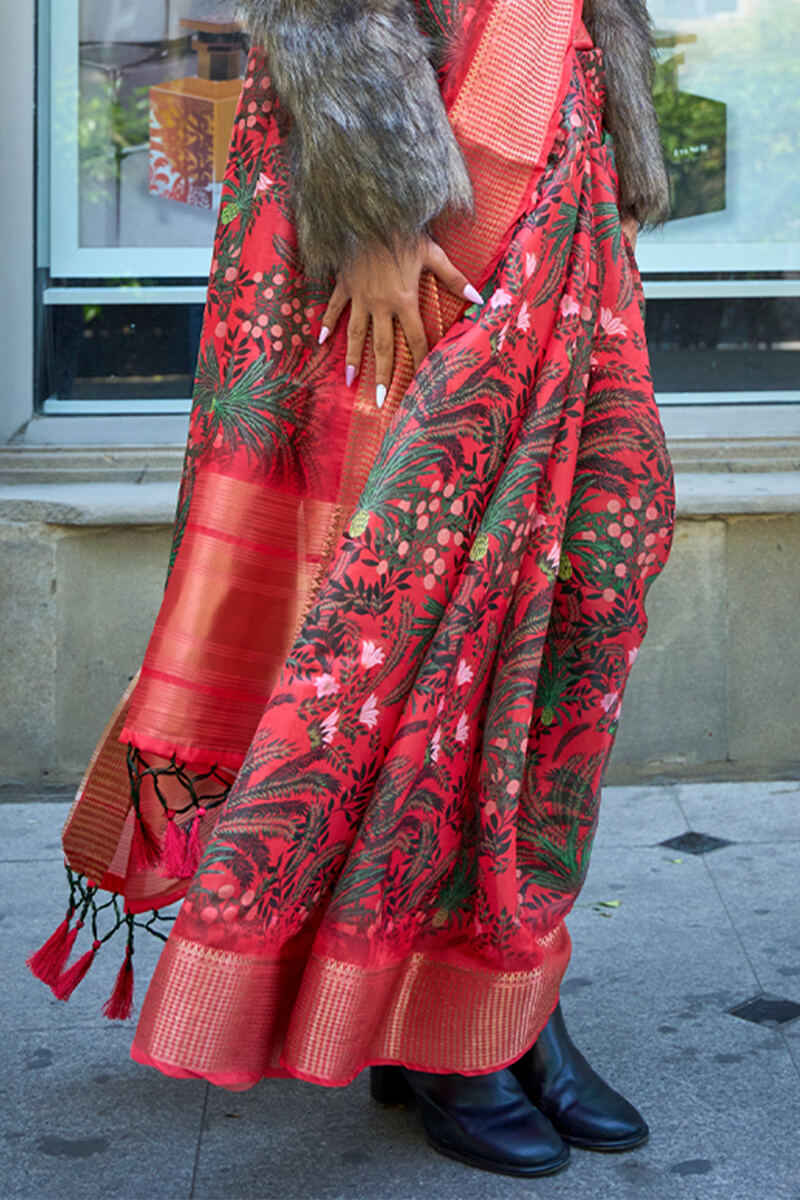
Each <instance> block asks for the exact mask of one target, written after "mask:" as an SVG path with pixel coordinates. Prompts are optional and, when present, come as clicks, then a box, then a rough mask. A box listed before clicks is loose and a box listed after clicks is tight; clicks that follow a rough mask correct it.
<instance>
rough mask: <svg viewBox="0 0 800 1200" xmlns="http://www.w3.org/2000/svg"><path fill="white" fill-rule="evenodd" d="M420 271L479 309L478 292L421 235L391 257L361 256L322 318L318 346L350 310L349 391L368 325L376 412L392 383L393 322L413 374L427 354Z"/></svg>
mask: <svg viewBox="0 0 800 1200" xmlns="http://www.w3.org/2000/svg"><path fill="white" fill-rule="evenodd" d="M423 271H430V272H431V273H432V274H434V275H435V276H436V278H437V279H439V280H440V281H441V283H443V284H444V286H445V287H446V288H447V289H448V291H451V292H453V294H454V295H456V296H460V297H462V298H463V299H465V300H468V301H469V302H470V304H482V303H483V297H482V296H481V294H480V292H479V291H477V289H476V288H474V287H473V286H472V284H471V283H470V282H469V281H468V280H467V278H466V277H465V276H464V275H462V274H461V272H460V271H459V270H458V269H457V268H456V267H454V266H453V264H452V263H451V262H450V259H449V258H448V257H447V255H446V254H445V252H444V250H442V248H441V246H437V244H436V242H434V241H432V240H431V239H430V238H429V237H426V236H424V235H423V236H420V238H419V239H418V241H416V242H411V243H407V242H404V243H402V244H398V246H397V248H396V249H395V251H394V252H392V251H391V250H389V249H388V248H387V247H385V246H375V247H371V248H370V249H369V250H364V251H362V252H361V253H360V254H359V255H358V257H357V258H355V259H354V260H353V262H352V263H351V264H350V265H349V266H348V267H347V269H346V270H343V271H342V272H341V273H340V274H339V276H338V278H337V280H336V287H335V288H334V289H333V294H332V296H331V298H330V302H329V304H328V307H327V309H326V311H325V315H324V317H323V318H322V329H321V331H320V335H319V342H320V345H322V343H323V342H325V341H327V339H328V338H329V337H330V335H331V333H333V331H334V329H335V328H336V325H337V323H338V321H339V318H340V317H341V315H342V313H343V312H344V309H345V308H346V306H347V304H348V303H349V304H350V320H349V322H348V325H347V369H346V375H345V382H346V383H347V386H348V387H352V385H353V381H354V380H355V378H356V375H357V374H358V372H359V369H360V367H361V358H362V355H363V353H364V342H365V341H366V338H367V332H368V330H369V324H370V321H371V322H372V329H373V341H374V346H375V382H376V385H377V390H376V395H375V401H376V403H377V405H378V408H382V407H383V404H384V401H385V400H386V392H387V390H388V387H389V384H390V383H391V381H392V369H393V367H394V318H395V317H397V319H398V320H399V322H400V325H401V327H402V330H403V333H404V334H405V338H406V341H407V343H408V348H409V350H410V351H411V356H412V358H413V359H414V367H415V368H416V367H418V366H419V365H420V363H421V362H422V360H423V358H424V357H425V355H426V354H427V353H428V339H427V336H426V334H425V327H424V325H423V324H422V317H421V316H420V311H419V281H420V277H421V275H422V272H423Z"/></svg>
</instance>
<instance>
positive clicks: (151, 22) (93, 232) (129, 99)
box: [50, 0, 245, 278]
mask: <svg viewBox="0 0 800 1200" xmlns="http://www.w3.org/2000/svg"><path fill="white" fill-rule="evenodd" d="M232 11H233V4H232V3H229V4H225V3H221V2H220V0H57V3H55V2H53V3H51V6H50V60H51V70H52V84H51V91H50V97H51V103H50V133H51V138H50V155H51V157H50V188H51V195H50V268H51V273H52V274H53V275H55V276H61V277H76V276H80V277H82V278H87V277H92V278H103V277H105V276H108V275H113V276H117V277H121V276H125V275H148V276H159V275H164V276H174V275H176V274H178V275H205V274H206V273H207V271H208V264H209V261H210V254H211V242H212V239H213V235H214V225H215V220H216V210H217V207H218V204H219V198H220V194H221V190H222V178H223V175H224V168H225V156H226V153H227V148H228V142H229V140H230V133H231V128H232V125H233V118H234V113H235V108H236V103H237V101H238V98H239V93H240V91H241V77H242V74H243V70H244V65H245V45H244V35H243V34H242V32H241V30H240V29H239V27H238V25H236V24H235V23H234V22H233V21H232V19H231V17H232Z"/></svg>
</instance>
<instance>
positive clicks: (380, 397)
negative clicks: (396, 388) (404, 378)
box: [375, 383, 386, 408]
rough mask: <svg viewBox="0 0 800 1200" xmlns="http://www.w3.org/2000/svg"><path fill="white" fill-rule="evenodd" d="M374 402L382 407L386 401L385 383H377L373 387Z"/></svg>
mask: <svg viewBox="0 0 800 1200" xmlns="http://www.w3.org/2000/svg"><path fill="white" fill-rule="evenodd" d="M375 403H376V404H377V406H378V408H383V406H384V404H385V403H386V384H385V383H379V384H378V386H377V388H376V389H375Z"/></svg>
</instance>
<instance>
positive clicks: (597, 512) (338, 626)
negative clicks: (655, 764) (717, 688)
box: [57, 37, 674, 1088]
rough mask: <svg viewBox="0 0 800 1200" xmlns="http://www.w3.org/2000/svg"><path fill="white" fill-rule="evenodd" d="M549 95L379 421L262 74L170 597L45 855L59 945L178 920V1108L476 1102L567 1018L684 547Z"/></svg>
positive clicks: (244, 142) (206, 358)
mask: <svg viewBox="0 0 800 1200" xmlns="http://www.w3.org/2000/svg"><path fill="white" fill-rule="evenodd" d="M563 66H564V68H565V69H566V75H565V78H564V87H563V94H561V93H559V104H558V107H557V109H556V111H555V114H554V116H553V119H552V120H549V122H545V123H544V125H545V126H546V127H547V131H548V132H547V133H546V135H543V145H545V147H546V153H545V156H544V160H543V162H542V164H541V169H540V170H539V172H538V174H537V173H536V172H533V173H532V170H531V167H532V164H528V173H527V178H528V180H530V179H531V178H532V177H533V178H535V188H533V189H530V188H528V191H527V192H526V191H525V189H524V188H523V189H522V190H521V191H520V194H519V198H517V199H515V200H514V201H513V202H514V204H517V203H519V201H520V199H521V198H522V197H523V196H527V200H528V204H527V210H524V211H523V212H522V214H521V215H520V213H515V218H516V219H515V224H514V226H513V229H512V231H511V233H510V234H508V235H507V236H506V237H505V240H504V241H502V242H501V246H500V251H499V252H498V250H497V237H498V233H499V232H500V230H499V226H497V227H495V228H490V226H489V225H487V224H484V226H483V229H484V231H485V237H484V238H483V240H482V242H480V249H481V253H482V255H483V261H484V266H485V268H486V270H488V271H490V277H489V278H488V279H487V280H483V282H484V284H485V287H484V292H485V295H486V298H487V299H486V303H485V304H484V306H483V307H473V308H470V309H468V310H467V311H464V305H463V304H458V303H457V302H456V301H454V300H453V299H452V298H450V297H448V296H447V295H446V294H443V293H442V292H441V291H440V290H439V288H438V286H437V285H436V284H435V283H434V282H433V281H431V280H429V279H428V280H426V282H425V284H424V296H423V300H424V315H425V319H426V323H427V324H428V331H429V335H430V337H431V340H432V342H433V343H435V344H434V349H433V350H432V352H431V353H430V354H429V356H428V358H427V359H426V360H425V362H424V363H423V365H422V367H421V368H420V369H419V370H418V371H417V372H416V374H413V369H412V367H411V364H410V361H409V358H408V355H407V351H406V350H405V347H404V344H403V342H402V339H400V338H399V337H398V346H397V350H398V358H399V363H398V368H397V370H396V372H395V377H394V380H393V386H392V389H391V391H390V395H389V399H388V401H387V405H386V408H385V409H384V410H383V411H379V410H377V409H376V407H375V404H374V388H373V384H374V378H372V377H371V372H370V369H369V368H368V367H366V362H367V361H369V360H370V357H371V356H370V355H369V353H368V354H367V359H365V370H364V371H363V376H362V380H361V383H360V386H359V389H358V390H357V392H356V394H355V395H352V394H351V393H348V392H347V390H346V389H345V388H344V386H343V383H342V377H343V374H344V337H343V331H339V333H338V334H337V336H336V337H335V338H334V339H332V344H331V345H329V346H326V347H325V348H324V349H319V348H317V347H316V345H315V342H314V330H315V328H316V326H317V325H318V320H319V317H320V316H321V313H322V311H323V308H324V303H325V298H326V295H327V287H326V285H325V281H316V280H313V279H309V278H307V277H306V276H305V275H304V274H303V272H302V270H301V269H300V265H299V263H298V262H297V259H296V255H295V252H294V249H293V245H294V243H293V231H292V228H291V222H290V219H289V216H288V212H287V205H286V179H285V170H284V167H283V164H282V159H281V139H282V133H283V124H282V118H281V115H280V108H279V104H278V101H277V97H275V95H274V94H273V93H272V90H271V88H270V84H269V80H268V78H267V75H266V72H265V69H264V64H263V61H261V60H260V57H259V54H258V52H257V51H254V52H252V53H251V58H250V64H249V69H248V75H247V79H246V80H245V87H244V90H243V96H242V101H241V104H240V109H239V114H238V116H237V126H236V129H235V132H234V153H233V154H232V155H231V159H230V162H229V169H228V177H227V180H226V188H225V192H224V195H223V205H222V210H221V218H220V226H219V230H218V235H217V238H216V240H215V251H214V262H213V263H212V274H211V286H210V290H209V302H208V306H207V309H206V317H205V325H204V333H203V342H202V345H201V354H200V362H199V368H198V377H197V387H196V395H195V406H194V410H193V415H192V423H191V432H190V439H189V445H188V449H187V459H186V469H185V473H184V479H183V484H182V490H181V497H180V501H179V512H178V520H177V522H176V532H175V545H174V555H173V557H174V564H173V568H172V573H171V576H170V581H169V584H168V587H167V592H166V595H165V599H164V604H163V605H162V610H161V613H160V614H159V619H158V622H157V625H156V629H155V631H154V634H153V638H152V640H151V643H150V646H149V647H148V652H147V655H146V658H145V662H144V664H143V669H142V672H141V676H140V678H139V679H138V682H137V685H136V687H135V689H134V690H133V693H132V696H129V697H126V699H125V701H124V702H123V704H122V706H121V708H120V711H119V712H118V714H116V715H115V718H114V720H113V721H112V723H111V726H110V728H109V731H108V732H107V735H106V736H105V737H104V739H103V741H102V742H101V745H100V747H99V748H98V751H97V753H96V755H95V759H94V760H93V763H92V764H91V766H90V769H89V772H88V773H87V779H86V781H85V782H84V785H83V787H82V789H81V792H80V793H79V796H78V799H77V801H76V805H75V807H74V810H73V813H72V815H71V818H70V821H69V822H68V825H67V828H66V830H65V849H66V852H67V857H68V860H69V862H70V864H71V866H72V867H73V868H74V869H75V870H78V871H83V872H84V873H85V875H88V876H89V878H90V879H92V880H94V881H96V882H91V883H85V884H81V885H80V887H79V889H78V893H77V895H76V896H75V897H74V899H73V903H72V904H71V910H72V911H71V912H69V913H68V917H69V918H71V916H72V915H73V914H74V913H75V912H77V913H78V914H79V915H81V916H82V915H83V914H84V912H85V909H86V906H88V905H90V904H93V903H94V902H95V894H96V890H97V889H98V887H102V888H104V889H112V888H116V889H117V890H118V891H119V892H121V893H122V894H123V896H124V897H125V918H124V919H125V920H127V921H128V923H129V928H130V929H131V930H132V928H133V924H134V923H135V919H134V918H135V914H136V913H137V912H141V911H144V910H145V909H147V908H148V907H152V906H153V905H154V904H155V903H165V902H167V901H168V900H169V899H173V898H175V897H177V896H180V895H183V894H184V893H185V900H184V903H183V905H182V907H181V910H180V913H179V915H178V918H177V920H176V923H175V926H174V928H173V930H172V932H171V934H170V936H169V938H168V939H167V942H166V945H165V948H164V951H163V953H162V955H161V958H160V960H159V963H158V966H157V968H156V972H155V975H154V978H153V980H152V982H151V985H150V988H149V991H148V993H147V996H146V999H145V1002H144V1006H143V1010H142V1014H141V1018H140V1021H139V1025H138V1029H137V1033H136V1038H135V1041H134V1045H133V1048H132V1054H133V1056H134V1058H136V1059H137V1060H138V1061H140V1062H144V1063H148V1064H151V1065H153V1066H156V1067H157V1068H158V1069H160V1070H161V1071H163V1072H165V1073H167V1074H170V1075H175V1076H180V1077H191V1076H202V1077H205V1078H207V1079H209V1080H211V1081H213V1082H215V1083H218V1084H221V1085H223V1086H227V1087H231V1088H239V1087H247V1086H250V1085H252V1084H253V1083H255V1082H256V1081H257V1080H258V1079H260V1078H262V1077H263V1076H271V1075H295V1076H298V1077H301V1078H305V1079H309V1080H312V1081H314V1082H318V1083H323V1084H344V1083H347V1082H349V1081H350V1080H351V1079H352V1078H353V1077H354V1076H355V1075H356V1074H357V1073H358V1072H359V1071H360V1070H362V1069H363V1068H364V1067H365V1066H367V1065H370V1064H376V1063H384V1062H399V1063H403V1064H405V1065H407V1066H410V1067H414V1068H418V1069H423V1070H430V1071H456V1072H460V1073H463V1074H470V1073H478V1072H482V1071H489V1070H494V1069H496V1068H498V1067H499V1066H502V1065H505V1064H506V1063H509V1062H512V1061H514V1060H515V1059H516V1058H518V1057H519V1056H520V1055H521V1054H522V1053H524V1051H525V1050H526V1049H527V1048H528V1047H529V1046H530V1045H531V1044H532V1043H533V1041H535V1038H536V1036H537V1034H538V1032H539V1030H540V1029H541V1028H542V1026H543V1025H544V1024H545V1022H546V1020H547V1019H548V1017H549V1015H550V1013H551V1011H552V1009H553V1008H554V1006H555V1004H556V1002H557V999H558V989H559V986H560V981H561V978H562V975H563V972H564V970H565V969H566V965H567V962H568V958H569V951H570V943H569V937H568V934H567V931H566V927H565V925H564V916H565V915H566V914H567V913H568V911H569V909H570V908H571V907H572V905H573V904H574V902H575V898H576V896H577V895H578V892H579V891H580V888H581V885H582V882H583V879H584V876H585V873H586V869H587V867H588V861H589V853H590V847H591V841H592V837H593V833H594V829H595V825H596V820H597V811H598V804H599V798H600V790H601V782H602V777H603V773H604V770H605V766H606V763H607V761H608V757H609V754H610V751H611V747H612V744H613V740H614V736H615V733H616V729H617V722H618V719H619V714H620V707H621V703H622V695H623V691H624V688H625V683H626V681H627V678H628V674H629V671H630V668H631V665H632V663H633V661H634V659H635V657H636V654H637V651H638V647H639V645H640V643H641V641H642V638H643V636H644V633H645V630H646V615H645V610H644V601H645V597H646V593H647V589H648V587H649V585H650V583H651V582H652V580H653V579H654V578H655V576H656V575H657V574H658V572H659V571H660V570H661V568H662V567H663V565H664V563H665V561H666V558H667V555H668V553H669V548H670V542H671V536H672V527H673V516H674V496H673V487H672V473H671V468H670V463H669V458H668V455H667V452H666V447H665V443H664V437H663V432H662V429H661V425H660V421H659V418H658V413H657V409H656V406H655V402H654V398H653V392H652V386H651V381H650V375H649V368H648V360H647V352H646V346H645V341H644V332H643V321H642V294H641V287H640V283H639V279H638V274H637V271H636V266H635V263H634V260H633V256H632V253H631V251H630V249H629V247H628V245H627V243H626V242H625V240H624V239H623V238H622V236H621V230H620V222H619V214H618V211H617V205H616V190H617V183H616V177H615V173H614V166H613V151H612V148H611V146H610V144H609V143H608V141H607V139H606V137H605V135H604V133H603V128H602V103H603V94H602V70H601V63H600V58H599V54H598V52H597V51H595V50H593V49H590V48H588V46H587V45H586V43H585V41H584V40H583V39H582V38H580V37H579V39H578V41H577V46H573V47H572V48H569V49H568V51H567V53H566V55H564V62H563ZM559 69H561V64H560V66H559ZM473 150H474V154H473V156H472V163H471V165H472V168H473V173H475V171H476V164H477V162H478V160H479V159H480V157H481V154H482V150H481V147H480V143H479V139H478V140H477V141H476V143H475V146H474V147H473ZM482 182H483V181H479V187H478V192H479V213H478V221H479V222H480V220H481V212H480V195H481V186H480V185H481V183H482ZM526 186H527V185H526ZM490 190H491V189H490V188H488V187H487V189H486V190H485V192H484V193H483V194H485V195H489V193H490ZM489 208H491V205H487V211H488V209H489ZM441 233H442V236H441V240H442V241H443V242H444V243H445V245H446V246H447V248H448V249H449V250H452V251H453V254H454V257H456V259H457V260H458V249H459V246H462V247H466V248H467V249H468V250H470V251H471V252H474V248H475V247H474V240H473V242H470V239H469V237H468V235H467V233H466V231H465V229H464V228H463V227H461V228H460V227H458V226H454V227H451V228H449V229H445V230H442V231H441ZM479 241H480V240H479ZM461 261H462V262H463V261H464V260H463V256H462V258H461ZM126 759H127V765H126ZM237 772H238V773H237ZM123 776H124V782H125V785H126V787H125V788H123V787H122V786H121V784H120V779H121V778H122V777H123ZM234 776H235V783H233V786H232V787H230V790H229V785H230V783H231V781H232V779H233V778H234ZM128 782H129V783H130V786H128ZM126 789H127V790H126ZM123 797H124V798H123ZM187 797H188V799H187ZM88 799H91V803H88ZM101 809H102V810H103V811H104V813H105V819H104V820H103V821H102V822H99V821H98V820H97V813H98V811H99V810H101ZM181 839H182V840H181ZM168 844H169V846H170V848H171V851H175V852H174V853H171V854H168V855H167V859H168V864H171V866H168V867H165V863H164V862H163V861H161V862H159V854H160V853H161V852H163V851H164V850H165V848H166V847H167V845H168ZM192 844H194V847H195V850H196V851H198V852H199V850H200V849H201V848H203V847H204V851H203V853H202V858H201V860H200V861H199V864H198V863H197V862H196V861H194V862H192V864H191V867H190V868H188V867H187V866H186V864H187V862H189V861H190V860H191V855H190V853H189V851H190V849H191V846H192ZM176 847H179V848H180V853H178V852H177V851H176V849H175V848H176ZM181 862H182V863H183V871H182V872H179V871H178V866H179V865H180V863H181ZM170 870H171V871H172V872H173V873H172V875H171V876H170ZM181 874H182V875H183V876H184V878H181ZM188 874H191V876H192V877H191V880H190V881H188V883H187V879H186V878H185V876H186V875H188ZM187 887H188V890H187ZM99 945H100V939H99V938H98V937H97V936H95V946H94V947H93V950H94V949H97V948H99ZM127 961H128V959H127V958H126V962H127ZM76 965H77V964H76ZM57 994H58V993H57Z"/></svg>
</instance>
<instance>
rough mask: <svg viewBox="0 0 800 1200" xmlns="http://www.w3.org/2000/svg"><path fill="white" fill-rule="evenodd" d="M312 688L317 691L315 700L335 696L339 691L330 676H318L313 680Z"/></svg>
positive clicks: (337, 685)
mask: <svg viewBox="0 0 800 1200" xmlns="http://www.w3.org/2000/svg"><path fill="white" fill-rule="evenodd" d="M314 687H315V688H316V689H317V699H318V700H322V699H323V698H324V697H325V696H335V695H336V693H337V692H338V690H339V684H338V683H337V682H336V680H335V679H334V678H333V676H332V675H327V674H326V675H318V676H317V678H316V679H315V680H314Z"/></svg>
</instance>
